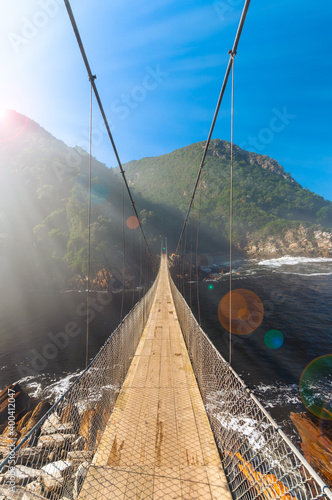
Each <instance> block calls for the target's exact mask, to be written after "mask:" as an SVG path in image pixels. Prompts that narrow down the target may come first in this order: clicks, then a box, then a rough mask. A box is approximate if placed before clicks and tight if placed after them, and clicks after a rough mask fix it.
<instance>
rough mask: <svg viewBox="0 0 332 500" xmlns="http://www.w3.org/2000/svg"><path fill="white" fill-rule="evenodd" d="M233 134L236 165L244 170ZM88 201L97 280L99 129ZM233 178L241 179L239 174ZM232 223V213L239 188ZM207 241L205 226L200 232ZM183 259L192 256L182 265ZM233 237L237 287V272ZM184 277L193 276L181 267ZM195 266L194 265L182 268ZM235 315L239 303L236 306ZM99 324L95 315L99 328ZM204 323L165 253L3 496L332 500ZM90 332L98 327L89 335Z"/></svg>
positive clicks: (24, 440)
mask: <svg viewBox="0 0 332 500" xmlns="http://www.w3.org/2000/svg"><path fill="white" fill-rule="evenodd" d="M249 3H250V0H246V1H245V5H244V9H243V12H242V16H241V20H240V23H239V27H238V31H237V34H236V37H235V41H234V44H233V47H232V49H231V50H230V51H229V63H228V66H227V69H226V74H225V79H224V82H223V85H222V88H221V92H220V96H219V99H218V103H217V107H216V111H215V114H214V117H213V121H212V125H211V129H210V132H209V135H208V139H207V141H206V145H205V148H204V152H203V156H202V159H201V163H200V168H199V171H198V175H197V179H196V183H195V186H194V190H193V194H192V197H191V201H190V204H189V208H188V212H187V214H186V217H185V221H184V225H183V229H182V232H181V235H180V239H179V243H178V246H177V249H176V252H175V253H176V254H177V255H178V254H179V251H180V249H181V250H182V251H183V250H184V252H185V247H186V244H185V242H184V239H185V238H186V226H187V222H188V220H189V216H190V213H191V210H192V207H193V200H194V197H195V193H196V190H197V188H198V187H199V184H200V180H201V174H202V170H203V166H204V160H205V156H206V153H207V149H208V147H209V143H210V140H211V137H212V133H213V129H214V125H215V122H216V119H217V116H218V112H219V108H220V105H221V101H222V98H223V95H224V91H225V88H226V85H227V81H228V78H229V76H230V75H231V74H232V131H233V90H234V58H235V55H236V53H237V47H238V43H239V39H240V36H241V32H242V28H243V24H244V21H245V18H246V14H247V11H248V7H249ZM65 5H66V7H67V11H68V14H69V18H70V20H71V23H72V26H73V29H74V32H75V35H76V38H77V41H78V45H79V48H80V51H81V54H82V57H83V60H84V63H85V66H86V69H87V73H88V77H89V81H90V84H91V106H90V110H91V112H90V130H91V123H92V120H91V116H92V95H93V93H94V94H95V97H96V100H97V103H98V106H99V108H100V111H101V114H102V116H103V119H104V122H105V126H106V129H107V132H108V134H109V137H110V140H111V142H112V146H113V149H114V152H115V154H116V157H117V160H118V164H119V167H120V171H121V174H122V177H123V185H124V187H125V188H126V189H127V191H128V194H129V197H130V202H131V205H132V209H133V214H134V217H135V218H136V219H137V223H138V225H139V228H140V231H141V234H142V236H143V239H144V242H145V244H146V249H147V251H146V253H149V254H150V257H151V259H154V256H153V255H152V253H151V251H150V249H149V246H148V241H147V239H146V237H145V235H144V232H143V228H142V225H141V222H140V220H139V215H138V213H137V210H136V207H135V203H134V200H133V197H132V195H131V192H130V189H129V185H128V183H127V180H126V177H125V172H124V170H123V168H122V165H121V161H120V158H119V155H118V153H117V150H116V147H115V144H114V140H113V137H112V134H111V131H110V128H109V126H108V122H107V118H106V115H105V113H104V110H103V107H102V103H101V99H100V97H99V94H98V91H97V88H96V84H95V76H94V75H93V74H92V72H91V69H90V66H89V63H88V60H87V57H86V54H85V50H84V47H83V43H82V40H81V38H80V35H79V32H78V28H77V25H76V22H75V19H74V15H73V12H72V10H71V7H70V4H69V1H68V0H65ZM232 147H233V132H232V141H231V165H230V166H231V173H232ZM89 179H90V183H89V184H90V185H89V191H90V202H89V207H88V214H89V215H88V225H89V242H88V278H87V310H88V309H89V307H88V305H89V290H90V287H89V280H90V214H91V132H90V164H89ZM231 183H232V175H231ZM230 191H231V198H230V227H232V224H231V218H232V184H231V190H230ZM197 239H198V233H197ZM178 262H180V260H179V261H178ZM231 271H232V237H231V234H230V291H231V275H232V272H231ZM180 274H181V272H180ZM182 274H183V273H182ZM229 318H230V323H231V318H232V303H231V300H230V303H229ZM88 324H89V322H88V321H87V325H88ZM231 330H232V329H231V324H230V326H229V332H230V353H229V360H228V362H227V361H226V360H225V359H224V358H223V357H222V355H221V354H220V353H219V352H218V351H217V350H216V349H215V347H214V346H213V344H212V343H211V342H210V340H209V339H208V337H207V335H206V334H205V332H204V331H203V330H202V328H201V327H200V325H199V324H198V322H197V321H196V319H195V317H194V315H193V314H192V312H191V310H190V307H189V306H188V304H187V303H186V301H185V299H184V297H183V296H182V294H181V293H180V291H179V288H178V287H177V286H176V284H175V283H174V281H173V280H172V278H171V276H170V272H169V260H168V258H167V254H166V253H163V251H161V255H160V266H159V272H158V274H157V277H156V279H155V280H154V282H153V284H152V286H151V287H150V289H149V290H148V291H147V293H146V294H145V295H144V297H142V298H141V300H140V301H139V302H138V303H137V304H136V305H135V306H134V307H133V308H132V310H131V311H130V313H129V314H128V315H127V316H126V317H125V318H124V319H123V320H122V321H121V323H120V325H119V326H118V328H117V329H116V330H115V331H114V332H113V333H112V334H111V335H110V336H109V338H108V340H107V341H106V343H105V344H104V346H103V347H102V348H101V350H100V351H99V353H98V354H97V355H96V356H95V358H94V359H93V360H92V361H91V363H90V364H88V350H87V353H86V361H87V362H86V364H87V366H86V369H85V370H84V371H83V373H82V374H81V375H80V376H79V377H78V379H77V380H76V381H75V382H74V384H73V385H72V386H71V387H70V388H69V389H68V391H67V392H66V393H65V394H63V395H62V397H61V398H60V399H59V400H58V401H57V402H56V403H55V404H54V405H53V406H52V408H51V409H50V410H49V411H48V412H47V413H46V414H45V415H44V416H43V417H42V418H41V419H40V420H39V422H37V423H36V424H35V425H34V427H33V428H32V429H30V430H29V432H28V433H27V434H25V435H24V436H23V437H21V438H20V441H19V442H18V443H17V445H16V447H14V448H13V447H12V448H10V452H9V453H8V455H7V456H5V458H4V459H3V461H2V462H1V463H0V499H22V500H29V499H36V498H37V499H38V498H39V499H45V498H51V499H54V500H64V499H72V500H77V499H82V500H83V499H90V498H91V499H94V498H98V499H100V500H104V499H105V500H106V499H138V498H139V499H183V500H184V499H186V500H189V499H203V500H205V499H206V500H209V499H211V500H212V499H213V500H216V499H225V500H231V499H236V500H240V499H241V500H242V499H243V500H254V499H257V500H278V499H282V500H304V499H312V500H316V499H318V498H322V499H332V492H331V490H330V489H329V488H328V487H327V485H326V484H325V483H324V482H323V481H322V479H321V478H320V477H319V476H318V475H317V473H316V472H315V471H314V470H313V469H312V467H311V466H310V465H309V464H308V462H307V461H306V460H305V459H304V457H303V456H302V455H301V453H300V452H299V451H298V449H297V448H296V447H295V446H294V445H293V444H292V443H291V442H290V440H289V439H288V438H287V437H286V435H285V434H284V433H283V431H282V429H281V428H280V427H279V425H278V424H277V423H276V422H275V421H274V420H273V419H272V418H271V417H270V415H269V414H268V413H267V412H266V410H265V409H264V408H263V406H262V405H261V404H260V403H259V401H258V400H257V399H256V398H255V396H254V395H253V394H252V393H251V392H250V391H249V390H248V389H247V387H246V386H245V385H244V383H243V382H242V380H241V379H240V377H239V376H238V375H237V374H236V372H235V371H234V370H233V369H232V367H231V363H230V361H231ZM88 336H89V330H88V326H87V343H88Z"/></svg>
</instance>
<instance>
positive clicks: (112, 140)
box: [64, 0, 154, 261]
mask: <svg viewBox="0 0 332 500" xmlns="http://www.w3.org/2000/svg"><path fill="white" fill-rule="evenodd" d="M64 2H65V5H66V9H67V12H68V15H69V18H70V21H71V24H72V27H73V30H74V33H75V36H76V40H77V43H78V46H79V48H80V51H81V54H82V58H83V61H84V64H85V67H86V70H87V73H88V76H89V81H90V82H91V85H92V88H93V91H94V94H95V97H96V100H97V103H98V106H99V109H100V112H101V115H102V117H103V120H104V124H105V127H106V130H107V134H108V137H109V139H110V141H111V144H112V147H113V151H114V154H115V157H116V159H117V162H118V166H119V168H120V171H121V175H122V178H123V181H124V183H125V186H126V189H127V192H128V195H129V198H130V202H131V205H132V208H133V211H134V214H135V216H136V217H137V220H138V223H139V227H140V230H141V233H142V236H143V239H144V242H145V245H146V247H147V249H148V252H149V254H150V257H151V259H152V261H153V260H154V258H153V255H152V253H151V250H150V247H149V245H148V242H147V239H146V236H145V234H144V231H143V227H142V224H141V220H140V218H139V216H138V213H137V209H136V206H135V202H134V200H133V197H132V194H131V191H130V188H129V185H128V182H127V179H126V176H125V172H124V170H123V166H122V163H121V160H120V157H119V154H118V151H117V148H116V145H115V142H114V139H113V136H112V133H111V130H110V127H109V124H108V121H107V118H106V115H105V111H104V108H103V105H102V102H101V99H100V96H99V93H98V90H97V87H96V84H95V78H96V76H95V75H93V74H92V72H91V69H90V65H89V61H88V58H87V56H86V52H85V49H84V46H83V42H82V39H81V36H80V33H79V31H78V27H77V24H76V21H75V18H74V14H73V11H72V9H71V6H70V2H69V0H64Z"/></svg>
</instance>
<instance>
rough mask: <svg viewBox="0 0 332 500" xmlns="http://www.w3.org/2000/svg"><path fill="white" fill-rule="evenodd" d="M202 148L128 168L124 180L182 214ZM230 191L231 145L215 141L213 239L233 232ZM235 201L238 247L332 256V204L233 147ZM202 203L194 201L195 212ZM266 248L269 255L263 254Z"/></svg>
mask: <svg viewBox="0 0 332 500" xmlns="http://www.w3.org/2000/svg"><path fill="white" fill-rule="evenodd" d="M204 145H205V143H204V142H199V143H196V144H192V145H190V146H187V147H184V148H181V149H178V150H176V151H173V152H172V153H170V154H166V155H163V156H159V157H156V158H144V159H142V160H139V161H131V162H129V163H127V164H126V165H125V170H126V175H127V178H128V180H129V183H130V185H131V187H132V189H133V191H134V193H136V194H139V195H140V196H142V197H143V198H144V199H145V200H149V201H151V202H153V203H157V202H158V203H162V204H164V205H165V206H172V207H177V208H178V209H179V210H180V211H181V212H182V213H183V214H184V213H185V211H186V209H187V207H188V204H189V200H190V197H191V195H192V190H193V186H194V182H195V179H196V177H197V171H198V167H199V164H200V161H201V157H202V153H203V149H204ZM229 191H230V144H229V143H228V142H226V141H222V140H220V139H215V140H212V141H211V144H210V147H209V150H208V153H207V157H206V160H205V164H204V169H203V176H202V191H201V192H202V196H201V220H202V223H203V225H204V226H205V227H206V228H209V230H210V233H211V234H212V235H214V236H215V235H218V239H223V240H226V239H227V234H228V231H229ZM198 195H199V191H198ZM233 197H234V201H233V210H234V215H233V223H234V239H235V243H236V244H237V246H238V247H240V248H246V250H247V251H248V250H249V251H252V252H255V248H254V247H255V246H256V247H257V248H256V250H257V251H258V250H259V247H260V249H262V250H263V252H265V251H266V252H267V253H269V252H270V251H271V248H270V247H271V244H272V247H273V245H274V248H275V251H276V253H278V252H281V253H285V252H286V250H287V247H289V245H293V247H291V249H290V251H291V252H299V253H301V252H302V253H310V254H315V252H316V253H317V252H318V253H319V252H320V253H322V252H326V251H327V252H329V251H331V252H332V248H330V249H329V243H328V241H327V240H329V238H330V236H328V234H326V231H329V230H330V228H331V227H332V203H331V202H330V201H327V200H324V198H322V197H321V196H318V195H316V194H315V193H313V192H311V191H309V190H308V189H303V188H302V187H301V186H300V184H298V183H297V182H296V181H295V180H294V179H293V178H292V177H291V175H290V174H288V173H286V172H285V171H284V169H283V167H282V166H281V165H279V164H278V162H277V161H275V160H273V159H271V158H269V157H268V156H263V155H258V154H256V153H253V152H248V151H244V150H242V149H241V148H239V147H238V146H235V147H234V188H233ZM198 200H199V196H196V202H195V203H196V209H197V208H198ZM324 231H325V235H323V236H322V234H321V233H322V232H323V233H324ZM287 240H288V245H287ZM325 240H326V241H325ZM322 241H324V242H325V243H326V244H325V243H321V242H322ZM267 242H269V245H270V247H269V248H270V249H268V248H265V250H264V249H263V247H264V246H266V244H267ZM296 243H297V244H296ZM320 243H321V244H320ZM331 243H332V242H331ZM326 245H327V246H326ZM292 249H293V250H292ZM272 253H273V248H272Z"/></svg>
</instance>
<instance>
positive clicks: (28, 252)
mask: <svg viewBox="0 0 332 500" xmlns="http://www.w3.org/2000/svg"><path fill="white" fill-rule="evenodd" d="M0 139H1V140H0V174H1V183H0V279H1V282H2V283H3V285H4V286H3V289H5V288H6V286H7V285H8V286H9V285H10V286H12V287H14V288H20V287H22V285H24V286H29V287H31V286H32V287H35V286H38V287H39V286H41V285H43V286H45V287H49V286H54V287H56V288H63V287H68V286H71V283H73V285H72V286H73V287H75V286H76V284H77V279H81V285H82V286H83V287H84V285H85V283H84V280H85V276H86V268H87V206H88V163H89V158H88V154H87V153H86V152H85V151H83V150H82V149H81V148H79V147H75V148H70V147H68V146H66V145H65V144H64V143H63V142H62V141H59V140H58V139H56V138H55V137H53V136H52V135H51V134H50V133H48V132H47V131H46V130H44V129H43V128H42V127H40V126H39V125H38V124H37V123H35V122H33V121H32V120H29V119H28V118H27V117H25V116H23V115H20V114H18V113H15V112H10V113H8V114H7V116H6V117H5V119H3V120H2V121H0ZM203 147H204V143H197V144H192V145H191V146H188V147H186V148H182V149H179V150H177V151H174V152H173V153H170V154H168V155H164V156H160V157H156V158H145V159H142V160H140V161H133V162H130V163H128V164H127V165H125V170H126V175H127V178H128V181H129V184H130V186H131V188H132V189H133V194H134V199H135V204H136V207H137V210H138V212H139V215H140V218H141V221H142V225H143V227H144V231H145V234H146V236H147V238H148V241H149V245H150V247H151V250H152V252H155V253H158V252H159V251H160V237H161V236H167V237H168V242H169V249H170V251H172V250H174V248H175V246H176V244H177V241H178V238H179V234H180V230H181V228H182V225H183V220H184V214H185V213H186V209H187V207H188V203H189V199H190V196H191V193H192V189H193V185H194V181H195V179H196V175H197V170H198V166H199V163H200V159H201V155H202V151H203ZM229 156H230V146H229V143H227V142H225V141H220V140H214V141H212V143H211V148H210V149H209V151H208V155H207V159H206V164H205V167H204V174H203V179H202V196H201V222H202V224H201V227H200V235H201V238H200V247H199V248H200V251H201V252H205V253H215V254H217V253H222V252H223V251H225V250H226V249H227V246H228V245H227V238H228V230H229V219H228V207H229ZM198 199H199V197H197V198H196V200H195V217H194V225H195V224H196V220H197V211H198ZM122 214H123V211H122V179H121V176H120V174H119V172H118V170H117V169H109V168H107V167H106V165H104V164H102V163H100V162H98V161H97V160H96V159H93V161H92V224H91V257H92V271H93V278H96V279H99V278H98V277H100V279H101V280H102V281H104V285H105V280H106V282H108V283H111V284H112V286H113V287H114V288H117V287H120V286H122V283H121V277H122V266H123V240H122V234H123V222H122V221H123V215H122ZM131 215H133V214H132V209H131V205H130V203H129V200H128V196H127V195H126V194H125V197H124V221H125V222H126V221H127V218H128V217H129V216H131ZM331 226H332V203H331V202H329V201H326V200H324V199H323V198H322V197H320V196H317V195H315V194H314V193H311V192H310V191H308V190H305V189H302V187H301V186H300V185H299V184H298V183H297V182H295V181H294V179H292V178H291V176H290V175H289V174H286V173H285V172H284V170H283V169H282V167H281V166H280V165H278V163H277V162H275V161H274V160H271V159H270V158H268V157H266V156H260V155H256V154H254V153H249V152H246V151H243V150H241V149H240V148H237V147H236V148H235V162H234V241H235V245H236V246H237V247H238V248H239V249H240V250H241V251H243V252H247V253H249V254H254V253H255V252H256V253H257V252H258V253H259V252H260V251H261V250H262V249H263V251H264V252H266V253H268V254H287V253H290V252H291V253H297V254H301V253H309V254H311V255H317V254H318V255H325V254H328V255H330V254H331V255H332V241H331V239H332V235H331V234H330V233H329V228H331ZM124 232H125V248H126V252H125V254H126V266H125V271H126V276H127V280H128V286H129V287H130V286H132V284H138V282H139V281H140V279H141V277H140V276H139V271H138V269H137V266H138V262H139V261H140V260H141V256H142V246H141V243H140V238H139V230H138V229H136V230H133V229H130V227H128V226H127V224H126V223H125V224H124ZM280 242H281V243H280ZM282 242H284V243H282ZM267 245H268V246H267ZM273 245H274V246H273ZM282 245H284V246H282ZM133 248H135V249H136V254H134V252H133V251H132V250H133ZM329 252H330V253H329ZM135 255H136V257H135ZM138 256H140V257H138ZM135 264H136V268H135ZM133 276H135V279H136V282H135V281H130V279H131V278H132V277H133ZM79 277H81V278H79ZM130 277H131V278H130ZM75 280H76V281H75Z"/></svg>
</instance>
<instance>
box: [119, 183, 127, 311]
mask: <svg viewBox="0 0 332 500" xmlns="http://www.w3.org/2000/svg"><path fill="white" fill-rule="evenodd" d="M124 220H125V214H124V182H123V179H122V294H121V313H120V320H121V321H122V320H123V306H124V293H125V272H126V237H125V222H124Z"/></svg>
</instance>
